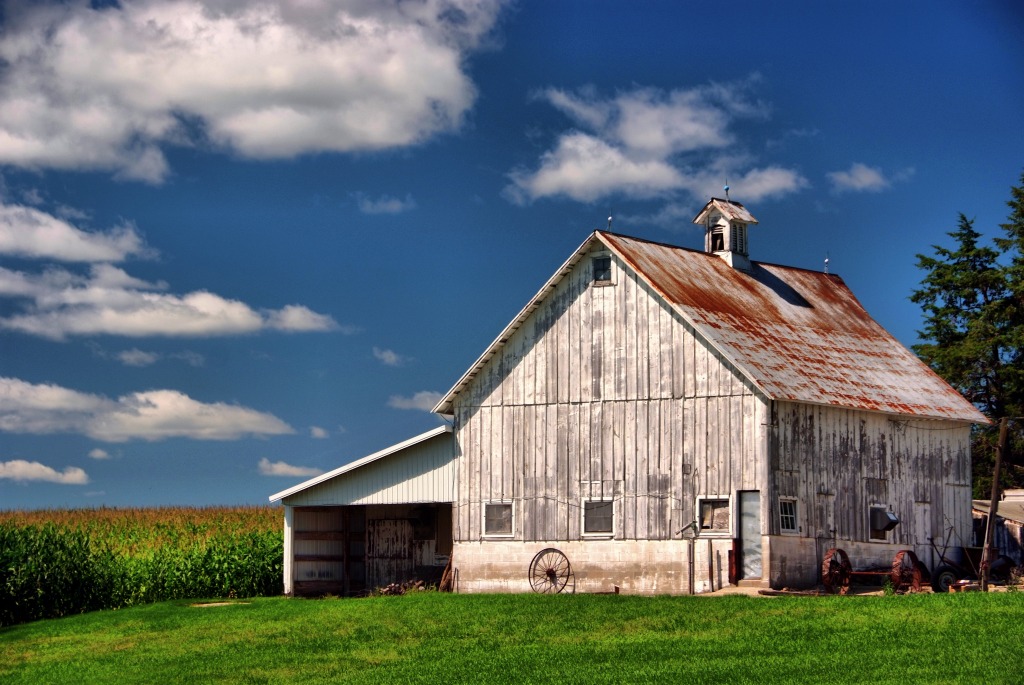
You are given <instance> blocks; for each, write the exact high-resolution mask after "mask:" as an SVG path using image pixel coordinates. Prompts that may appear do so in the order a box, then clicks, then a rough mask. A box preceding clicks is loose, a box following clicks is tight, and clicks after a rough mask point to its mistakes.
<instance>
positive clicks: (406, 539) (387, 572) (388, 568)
mask: <svg viewBox="0 0 1024 685" xmlns="http://www.w3.org/2000/svg"><path fill="white" fill-rule="evenodd" d="M368 533H369V535H368V538H369V539H368V540H367V550H366V565H367V575H368V578H367V581H368V586H369V588H370V589H373V588H377V587H381V586H384V585H388V584H390V583H401V582H402V581H406V580H411V579H412V576H413V573H414V563H413V555H412V551H413V544H412V538H413V530H412V521H409V520H407V519H381V520H376V521H370V522H369V527H368Z"/></svg>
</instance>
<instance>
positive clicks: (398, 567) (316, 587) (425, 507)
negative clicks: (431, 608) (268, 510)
mask: <svg viewBox="0 0 1024 685" xmlns="http://www.w3.org/2000/svg"><path fill="white" fill-rule="evenodd" d="M452 448H453V442H452V434H451V427H450V426H446V425H445V426H439V427H437V428H435V429H434V430H431V431H428V432H426V433H423V434H422V435H418V436H416V437H414V438H411V439H409V440H406V441H405V442H401V443H399V444H397V445H393V446H391V447H389V448H387V449H384V450H381V451H379V452H375V453H374V454H371V455H369V456H367V457H364V458H362V459H359V460H357V461H354V462H352V463H350V464H346V465H345V466H342V467H341V468H339V469H335V470H334V471H331V472H329V473H325V474H323V475H320V476H317V477H315V478H311V479H310V480H307V481H305V482H304V483H300V484H298V485H296V486H294V487H291V488H288V489H287V490H283V491H281V492H279V493H277V494H274V495H271V497H270V501H271V502H276V501H280V502H282V503H283V504H284V511H285V515H284V586H285V593H286V594H289V595H290V594H299V595H303V594H326V593H331V594H336V595H358V594H363V593H365V592H367V591H368V590H371V589H373V588H375V587H380V586H383V585H388V584H389V583H395V582H404V581H407V580H411V579H414V578H416V579H422V580H428V581H430V580H436V579H439V578H440V576H441V572H442V571H443V569H444V567H445V565H446V564H447V563H448V558H449V555H451V548H452V515H451V514H452V502H453V501H454V499H455V479H454V469H453V463H452V456H453V454H452Z"/></svg>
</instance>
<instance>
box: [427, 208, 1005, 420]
mask: <svg viewBox="0 0 1024 685" xmlns="http://www.w3.org/2000/svg"><path fill="white" fill-rule="evenodd" d="M723 202H724V201H723ZM730 204H737V203H730ZM709 205H710V203H709ZM740 207H742V205H740ZM744 211H745V210H744ZM748 214H749V213H748ZM750 219H753V217H750V218H749V219H746V220H748V221H749V220H750ZM595 241H597V242H600V243H602V244H603V245H604V246H605V247H607V248H608V249H609V250H610V251H612V252H613V253H614V254H616V255H617V256H618V257H619V258H620V259H621V260H622V261H623V262H624V263H625V264H626V265H628V266H629V268H631V269H632V270H634V271H635V272H636V273H637V275H638V276H639V277H640V278H642V279H643V280H644V281H646V282H647V284H648V285H649V286H650V287H651V288H652V289H653V290H654V291H655V292H657V293H658V294H659V295H660V296H661V297H662V298H664V300H665V302H666V303H667V304H668V305H669V306H671V307H672V308H673V309H674V310H675V311H676V312H677V313H678V314H679V315H680V316H681V317H682V318H683V319H684V320H685V321H687V322H688V323H689V324H690V325H692V326H693V327H694V329H695V330H696V331H697V332H698V334H699V335H701V336H702V337H703V338H704V339H706V340H707V341H708V342H709V343H710V344H711V345H712V346H713V347H715V349H717V350H718V351H719V352H720V353H721V354H722V356H723V357H725V358H726V359H727V360H729V362H730V363H731V364H732V365H733V366H734V367H735V368H736V369H737V370H738V371H739V373H741V374H742V375H744V376H745V377H747V378H748V379H749V380H750V381H751V382H752V383H753V384H754V385H755V386H756V387H757V388H758V389H760V391H761V392H763V393H764V394H765V395H766V396H767V397H768V398H770V399H775V400H790V401H794V402H806V403H810V404H821V405H831V406H839V407H848V408H851V409H863V410H869V411H878V412H884V413H889V414H897V415H901V416H910V417H919V418H932V419H953V420H958V421H970V422H974V423H988V419H986V418H985V416H984V415H983V414H981V412H979V411H978V410H977V409H976V408H975V407H974V405H972V404H970V403H969V402H968V401H967V400H965V399H964V398H963V397H962V396H961V395H960V394H959V393H958V392H957V391H956V390H954V389H953V388H952V387H950V385H949V384H948V383H946V382H945V381H944V380H943V379H942V378H940V377H939V376H938V375H936V374H935V373H934V372H933V371H932V370H931V369H930V368H928V366H927V365H926V364H924V363H923V362H922V361H921V360H920V359H918V358H917V356H916V355H914V354H913V353H912V352H911V351H910V350H908V349H907V348H906V347H904V346H903V345H901V344H900V343H899V342H898V341H897V340H896V339H895V338H894V337H893V336H892V335H890V334H889V332H888V331H886V330H885V329H884V328H882V327H881V326H880V325H879V324H878V323H877V322H876V321H875V320H874V319H872V318H871V316H870V315H869V314H868V313H867V312H866V311H865V310H864V308H863V306H861V304H860V302H858V301H857V298H856V297H855V296H854V295H853V293H852V292H851V291H850V289H849V288H847V287H846V284H845V283H844V282H843V280H842V279H841V278H839V276H836V275H834V274H825V273H821V272H817V271H808V270H805V269H798V268H794V267H786V266H778V265H774V264H764V263H760V262H752V268H751V270H750V271H749V272H744V271H740V270H738V269H734V268H732V267H730V266H729V265H728V264H727V263H726V262H725V261H724V260H723V259H721V258H720V257H718V256H716V255H713V254H707V253H704V252H699V251H695V250H689V249H686V248H681V247H673V246H670V245H663V244H659V243H652V242H648V241H645V240H640V239H637V238H629V237H627V236H622V235H617V234H614V233H607V232H604V231H596V232H595V233H594V234H593V235H592V236H590V237H589V238H588V239H587V240H586V241H585V242H584V243H583V244H582V245H581V246H580V247H579V248H578V249H577V250H576V252H574V253H573V254H572V255H571V256H570V257H569V259H568V260H566V262H565V263H564V264H563V265H562V266H561V267H560V268H559V269H558V271H556V272H555V274H554V275H553V276H552V277H551V279H550V280H548V282H547V283H545V284H544V286H543V287H542V288H541V289H540V291H539V292H538V293H537V294H536V295H535V296H534V297H533V299H531V300H530V302H529V303H528V304H527V305H526V307H524V308H523V310H522V311H521V312H520V313H519V315H517V316H516V318H515V319H513V320H512V322H511V323H509V325H508V326H507V327H506V328H505V330H503V331H502V332H501V334H499V336H498V337H497V338H496V339H495V340H494V342H492V343H491V345H490V346H489V347H488V348H487V349H486V350H485V351H484V353H483V354H482V355H481V356H480V357H479V358H478V359H477V361H476V362H475V363H474V364H473V366H471V367H470V368H469V370H467V371H466V373H465V374H463V376H462V378H460V379H459V381H458V382H457V383H456V384H455V385H454V386H453V387H452V389H451V390H449V391H448V393H447V394H446V395H445V397H444V398H443V399H442V400H441V401H440V402H439V403H438V404H437V406H436V407H435V408H434V411H435V412H437V413H441V414H447V413H450V412H451V410H452V403H453V401H454V398H455V396H456V395H458V393H460V392H461V391H462V389H463V388H464V387H465V386H466V385H467V384H468V383H470V382H471V381H472V379H473V378H474V377H475V376H476V374H477V373H478V372H479V371H480V370H481V369H482V368H483V366H484V365H485V364H486V363H487V361H488V360H489V359H490V358H491V357H493V356H494V355H495V354H496V353H497V352H498V351H499V350H500V349H501V347H502V346H503V345H504V344H505V342H506V341H507V340H508V339H509V337H510V336H511V335H512V333H513V332H514V331H515V330H516V329H517V328H518V327H519V326H520V325H522V323H523V322H524V321H525V320H526V319H527V318H528V317H529V316H530V314H531V313H532V312H533V311H534V310H536V309H537V307H539V306H540V304H541V302H543V300H544V297H545V296H546V295H547V294H548V293H549V292H551V291H552V290H553V289H554V288H555V286H556V285H557V284H558V282H559V281H560V280H561V279H562V278H563V277H564V276H565V275H566V274H568V273H569V272H570V271H571V270H572V268H573V266H574V265H575V264H576V262H578V261H579V259H581V258H582V257H583V256H584V255H585V254H587V253H588V252H589V251H590V250H592V249H593V247H594V243H595Z"/></svg>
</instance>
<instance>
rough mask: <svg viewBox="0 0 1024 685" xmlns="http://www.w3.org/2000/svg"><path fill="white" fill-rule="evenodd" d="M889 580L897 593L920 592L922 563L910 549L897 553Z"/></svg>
mask: <svg viewBox="0 0 1024 685" xmlns="http://www.w3.org/2000/svg"><path fill="white" fill-rule="evenodd" d="M889 580H890V581H891V582H892V587H893V589H894V590H895V591H896V592H920V591H921V562H920V561H918V560H917V555H916V554H914V553H913V552H912V551H910V550H909V549H904V550H900V551H899V552H896V556H895V557H893V560H892V572H891V573H890V574H889Z"/></svg>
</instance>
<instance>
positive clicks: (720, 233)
mask: <svg viewBox="0 0 1024 685" xmlns="http://www.w3.org/2000/svg"><path fill="white" fill-rule="evenodd" d="M693 223H695V224H698V225H700V226H703V227H704V251H705V252H711V253H714V254H716V255H718V256H719V257H721V258H722V259H724V260H725V261H726V262H727V263H728V264H729V266H731V267H733V268H736V269H740V270H741V271H750V253H749V251H748V247H747V227H748V226H750V224H756V223H757V219H755V218H754V217H753V215H752V214H751V213H750V212H748V211H747V208H746V207H744V206H743V205H741V204H740V203H739V202H733V201H732V200H728V199H726V200H723V199H721V198H718V197H713V198H711V200H710V201H709V202H708V203H707V204H706V205H704V209H702V210H700V212H699V213H698V214H697V216H696V217H694V219H693Z"/></svg>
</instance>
